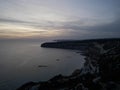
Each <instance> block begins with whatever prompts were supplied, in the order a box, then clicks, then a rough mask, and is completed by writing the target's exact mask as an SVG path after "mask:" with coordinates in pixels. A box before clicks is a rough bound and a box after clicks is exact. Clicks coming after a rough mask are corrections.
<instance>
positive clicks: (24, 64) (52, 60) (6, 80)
mask: <svg viewBox="0 0 120 90" xmlns="http://www.w3.org/2000/svg"><path fill="white" fill-rule="evenodd" d="M40 44H41V42H32V41H31V42H30V41H0V90H15V89H16V88H17V87H19V86H21V85H22V84H24V83H26V82H29V81H45V80H49V79H50V78H52V77H53V76H55V75H58V74H63V75H70V74H71V73H72V72H73V71H74V70H75V69H79V68H81V67H82V66H83V63H84V57H83V56H81V55H80V54H79V53H76V51H74V50H64V49H53V48H41V47H40ZM58 59H59V60H58ZM39 65H44V66H47V67H38V66H39Z"/></svg>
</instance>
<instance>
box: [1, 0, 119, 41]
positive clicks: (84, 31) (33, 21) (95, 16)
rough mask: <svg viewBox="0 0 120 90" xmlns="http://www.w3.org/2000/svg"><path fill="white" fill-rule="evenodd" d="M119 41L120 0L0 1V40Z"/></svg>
mask: <svg viewBox="0 0 120 90" xmlns="http://www.w3.org/2000/svg"><path fill="white" fill-rule="evenodd" d="M114 37H120V0H0V39H4V38H5V39H7V38H13V39H14V38H34V39H39V38H57V39H87V38H88V39H89V38H114Z"/></svg>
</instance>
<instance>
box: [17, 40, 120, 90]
mask: <svg viewBox="0 0 120 90" xmlns="http://www.w3.org/2000/svg"><path fill="white" fill-rule="evenodd" d="M82 43H83V42H82ZM87 43H88V44H87ZM84 44H85V45H86V46H85V48H86V49H84V55H85V56H86V58H85V60H86V62H85V63H84V67H83V68H82V69H80V70H79V69H77V70H75V71H74V72H73V73H72V74H71V75H70V76H63V75H61V74H60V75H57V76H55V77H53V78H52V79H50V80H48V81H45V82H37V83H36V82H29V83H27V84H24V85H23V86H21V87H20V88H18V89H17V90H120V39H116V40H105V41H104V40H102V41H99V40H98V41H88V42H84ZM64 45H65V43H64ZM53 46H54V45H53ZM50 47H51V46H50ZM60 47H61V46H60ZM65 47H66V46H65ZM72 47H74V46H72ZM61 48H62V47H61ZM67 49H68V48H67Z"/></svg>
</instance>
